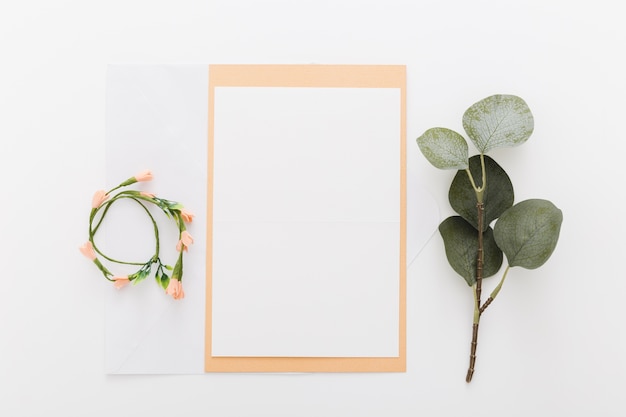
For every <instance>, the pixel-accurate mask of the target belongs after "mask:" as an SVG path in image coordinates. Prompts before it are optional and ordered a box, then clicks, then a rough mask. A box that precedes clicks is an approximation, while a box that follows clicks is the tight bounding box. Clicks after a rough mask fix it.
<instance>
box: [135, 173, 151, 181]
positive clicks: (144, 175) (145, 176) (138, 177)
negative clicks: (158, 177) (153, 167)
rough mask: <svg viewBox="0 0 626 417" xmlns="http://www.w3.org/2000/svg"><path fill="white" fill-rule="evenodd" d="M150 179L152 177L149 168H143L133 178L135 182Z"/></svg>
mask: <svg viewBox="0 0 626 417" xmlns="http://www.w3.org/2000/svg"><path fill="white" fill-rule="evenodd" d="M151 179H152V171H150V170H145V171H142V172H140V173H139V174H137V175H135V180H136V181H137V182H142V181H150V180H151Z"/></svg>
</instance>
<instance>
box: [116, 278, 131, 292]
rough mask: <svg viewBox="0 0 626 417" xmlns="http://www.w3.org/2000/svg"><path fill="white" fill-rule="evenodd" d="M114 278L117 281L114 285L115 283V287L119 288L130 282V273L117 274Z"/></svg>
mask: <svg viewBox="0 0 626 417" xmlns="http://www.w3.org/2000/svg"><path fill="white" fill-rule="evenodd" d="M113 280H114V281H115V282H114V283H113V285H115V288H117V289H118V290H119V289H120V288H123V287H125V286H126V285H128V284H129V283H130V280H129V279H128V275H121V276H115V277H113Z"/></svg>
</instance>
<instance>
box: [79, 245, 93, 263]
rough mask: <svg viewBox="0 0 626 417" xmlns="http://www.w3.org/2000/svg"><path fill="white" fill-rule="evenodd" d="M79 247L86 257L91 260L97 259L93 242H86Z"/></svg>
mask: <svg viewBox="0 0 626 417" xmlns="http://www.w3.org/2000/svg"><path fill="white" fill-rule="evenodd" d="M78 249H79V250H80V253H82V254H83V255H84V256H85V258H87V259H89V260H90V261H95V260H96V252H95V251H94V250H93V245H92V244H91V242H86V243H85V244H83V245H82V246H80V247H79V248H78Z"/></svg>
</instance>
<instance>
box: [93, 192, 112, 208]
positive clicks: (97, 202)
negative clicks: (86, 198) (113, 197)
mask: <svg viewBox="0 0 626 417" xmlns="http://www.w3.org/2000/svg"><path fill="white" fill-rule="evenodd" d="M108 198H109V195H108V194H107V193H106V192H105V191H104V190H98V191H96V193H95V194H94V195H93V198H92V199H91V207H92V208H98V207H100V206H101V205H102V203H104V202H105V201H106V200H107V199H108Z"/></svg>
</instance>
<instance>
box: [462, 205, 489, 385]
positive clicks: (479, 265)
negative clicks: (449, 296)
mask: <svg viewBox="0 0 626 417" xmlns="http://www.w3.org/2000/svg"><path fill="white" fill-rule="evenodd" d="M476 209H477V212H478V213H477V214H478V259H476V291H475V294H476V295H475V298H476V299H475V304H474V324H473V326H472V344H471V347H470V363H469V368H468V370H467V376H466V377H465V382H471V380H472V377H473V376H474V366H475V365H476V347H477V345H478V325H479V323H480V314H481V313H482V310H483V309H481V308H480V304H481V303H480V295H481V290H482V283H483V265H484V252H483V218H484V205H483V202H482V201H479V202H478V203H477V204H476ZM485 307H486V306H485Z"/></svg>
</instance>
